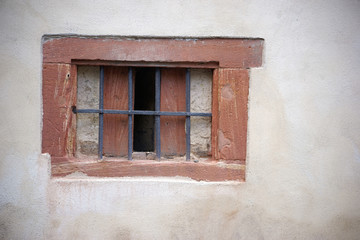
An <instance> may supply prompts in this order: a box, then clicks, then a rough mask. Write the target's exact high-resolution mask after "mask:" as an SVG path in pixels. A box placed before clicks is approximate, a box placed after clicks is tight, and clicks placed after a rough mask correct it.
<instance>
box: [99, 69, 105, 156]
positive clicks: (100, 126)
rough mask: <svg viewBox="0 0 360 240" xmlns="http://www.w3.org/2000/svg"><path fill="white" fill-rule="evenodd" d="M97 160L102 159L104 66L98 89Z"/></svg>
mask: <svg viewBox="0 0 360 240" xmlns="http://www.w3.org/2000/svg"><path fill="white" fill-rule="evenodd" d="M99 98H100V99H99V110H100V113H99V145H98V147H99V149H98V154H99V158H100V159H102V157H103V132H104V131H103V128H104V113H103V110H104V66H100V87H99Z"/></svg>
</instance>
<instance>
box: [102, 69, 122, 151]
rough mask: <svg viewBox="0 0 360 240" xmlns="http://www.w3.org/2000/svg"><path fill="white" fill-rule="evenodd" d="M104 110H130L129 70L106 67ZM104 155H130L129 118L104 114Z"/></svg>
mask: <svg viewBox="0 0 360 240" xmlns="http://www.w3.org/2000/svg"><path fill="white" fill-rule="evenodd" d="M104 109H117V110H127V109H128V68H127V67H111V66H107V67H104ZM103 136H104V137H103V139H104V140H103V153H104V154H105V156H126V155H127V154H128V140H127V139H128V116H127V115H122V114H116V115H115V114H104V132H103Z"/></svg>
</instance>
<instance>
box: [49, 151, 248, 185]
mask: <svg viewBox="0 0 360 240" xmlns="http://www.w3.org/2000/svg"><path fill="white" fill-rule="evenodd" d="M234 162H235V161H234ZM76 172H81V173H83V174H85V175H87V176H89V177H148V176H151V177H177V176H179V177H188V178H191V179H193V180H196V181H210V182H213V181H245V163H244V162H241V163H239V161H236V163H232V162H231V161H227V162H220V161H212V160H206V161H201V162H197V163H195V162H192V161H189V162H185V161H181V162H179V161H170V160H165V161H156V160H133V161H128V160H127V159H111V160H104V161H96V160H94V159H81V160H79V159H77V158H66V157H57V158H52V164H51V175H52V177H65V176H67V175H70V174H73V173H76Z"/></svg>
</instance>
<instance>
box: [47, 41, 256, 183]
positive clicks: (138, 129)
mask: <svg viewBox="0 0 360 240" xmlns="http://www.w3.org/2000/svg"><path fill="white" fill-rule="evenodd" d="M262 45H263V40H262V39H220V38H218V39H216V38H214V39H171V38H92V37H71V36H70V37H69V36H68V37H58V36H45V38H44V43H43V54H44V58H43V107H44V116H43V138H42V151H43V152H48V153H50V155H51V161H52V175H53V176H64V175H67V174H70V173H72V172H75V171H82V172H84V173H85V174H87V175H90V176H107V177H113V176H117V177H121V176H184V177H190V178H192V179H195V180H207V181H222V180H238V181H243V180H245V159H246V135H247V97H248V82H249V76H248V68H250V67H256V66H260V65H261V54H262ZM81 65H97V66H102V67H101V69H102V70H101V72H102V74H101V75H102V76H104V75H106V74H105V73H106V71H117V74H123V75H124V76H127V80H128V81H127V83H130V84H127V86H126V87H120V88H112V87H111V84H110V85H109V84H108V85H107V86H108V87H106V84H104V85H103V91H101V92H103V94H104V95H103V98H100V102H99V106H100V108H93V109H88V110H84V109H79V108H76V104H77V100H76V98H77V94H76V92H77V67H78V66H81ZM192 68H207V69H213V83H212V111H211V113H205V114H204V113H201V114H202V115H204V116H205V115H206V116H207V117H209V118H210V117H211V157H210V159H209V160H207V161H201V162H198V163H196V162H193V161H183V162H170V161H167V160H166V159H165V160H161V161H157V160H151V161H149V160H147V161H138V160H136V161H127V160H123V161H112V160H109V161H108V160H106V161H102V162H98V161H96V160H93V159H84V158H77V157H76V154H75V153H76V148H77V146H76V145H77V144H76V135H77V131H76V129H77V126H76V125H77V123H76V122H77V120H76V119H77V115H80V113H81V112H83V114H85V113H84V112H94V113H97V114H98V115H99V116H100V121H99V122H100V125H99V127H100V128H101V126H105V125H104V124H101V122H104V121H107V124H106V126H109V123H110V125H111V122H114V123H116V122H118V121H125V122H127V124H123V125H122V126H123V127H122V128H124V126H126V128H127V129H132V130H131V131H123V133H124V132H126V134H123V135H122V136H120V137H113V136H115V135H114V134H112V131H113V129H111V128H110V129H106V128H104V129H103V131H99V133H100V134H101V133H103V137H101V136H100V137H99V139H102V140H103V143H101V141H100V142H99V145H100V146H101V145H103V146H106V147H105V149H107V150H106V152H105V155H106V154H108V155H122V154H123V153H124V149H120V150H119V149H117V150H116V149H115V150H114V149H113V150H114V152H112V150H111V147H112V146H119V144H117V143H116V142H118V141H120V143H124V139H125V137H126V141H127V142H128V144H127V146H126V147H127V149H126V151H125V153H131V152H132V151H133V149H135V150H136V151H138V150H140V151H148V150H152V149H156V151H155V152H156V153H157V157H158V158H159V156H160V153H161V152H163V154H164V153H165V151H163V149H162V148H161V142H162V141H161V140H160V141H159V140H157V139H161V137H160V132H161V129H162V126H161V122H165V121H160V123H159V119H160V118H161V117H170V116H168V115H170V114H176V115H182V116H183V117H176V118H177V119H181V118H182V119H183V120H181V121H183V122H182V123H181V122H180V123H179V124H178V125H179V126H181V125H182V129H184V122H187V123H190V121H189V119H190V118H192V116H190V115H196V114H197V113H189V112H190V109H189V104H185V109H184V110H176V111H174V110H172V109H170V110H166V109H165V110H163V109H160V107H161V104H162V102H161V100H160V101H159V100H158V101H157V102H156V101H155V102H153V103H152V102H149V99H147V98H144V99H136V98H135V99H134V98H133V96H131V95H133V94H135V96H136V95H141V93H139V92H138V93H136V91H140V92H141V91H142V88H148V92H150V93H149V98H152V95H156V96H157V97H156V98H155V99H158V98H159V97H160V94H162V93H164V92H165V93H166V92H169V91H159V90H157V89H158V88H159V87H160V85H159V83H160V82H164V83H166V82H167V81H165V78H164V81H160V79H161V77H162V75H161V72H164V73H166V72H167V71H169V69H170V71H178V74H177V75H181V74H184V75H185V76H186V77H185V79H186V80H187V81H186V82H187V83H188V82H189V80H190V78H189V76H190V74H189V73H190V72H189V70H186V69H192ZM135 72H136V74H134V73H135ZM182 72H183V73H182ZM150 75H151V76H153V75H155V76H156V77H155V78H150V80H149V81H152V80H151V79H153V81H154V83H155V84H150V85H148V84H145V85H143V86H142V83H141V82H142V80H141V79H142V78H147V79H148V77H146V76H150ZM134 77H135V79H134ZM103 79H104V78H103ZM110 81H111V79H110ZM100 82H101V81H100ZM124 83H125V82H124ZM113 84H114V83H113ZM118 84H119V83H118ZM134 84H135V85H134ZM109 86H110V87H109ZM149 86H157V87H155V89H151V87H149ZM114 89H128V91H127V93H128V94H126V97H127V100H126V99H124V98H123V97H124V95H125V94H120V95H121V96H122V97H121V99H119V100H116V101H114V100H110V101H108V104H110V105H109V106H104V105H103V106H102V105H101V104H104V103H105V102H106V99H107V98H112V97H111V96H112V94H108V93H109V92H111V91H112V90H114ZM185 89H188V90H189V89H190V88H189V86H188V87H185ZM185 92H186V93H187V94H189V93H190V91H187V90H186V91H185ZM101 99H103V100H105V101H103V102H102V100H101ZM153 99H154V98H153ZM185 102H186V100H185ZM145 103H149V104H147V106H144V104H145ZM111 104H115V105H117V106H115V105H111ZM126 105H127V106H126ZM145 105H146V104H145ZM170 105H171V104H170ZM134 107H135V110H134ZM142 108H145V109H146V110H143V109H142ZM103 109H105V110H106V111H104V110H103ZM159 111H160V112H159ZM174 112H180V113H174ZM160 115H166V116H160ZM128 116H129V117H128ZM143 116H146V117H148V119H147V120H144V119H143V120H141V117H143ZM149 116H150V117H149ZM101 118H103V119H102V120H101ZM114 119H115V120H114ZM119 119H120V120H119ZM185 119H186V120H185ZM184 120H185V121H184ZM152 121H153V122H155V126H156V127H155V129H151V128H150V129H147V128H146V126H145V127H144V126H143V125H144V123H146V124H148V125H149V122H150V125H152ZM146 124H145V125H146ZM132 125H134V126H132ZM114 126H115V125H114ZM176 128H177V129H181V127H176ZM189 128H190V126H189V124H186V129H188V130H189ZM158 130H160V131H158ZM183 132H184V134H183V135H185V131H183ZM187 132H189V131H187ZM153 133H155V135H157V134H159V136H157V137H152V134H153ZM147 135H149V136H150V137H146V136H147ZM138 136H140V137H138ZM189 136H190V135H189V134H186V136H184V137H185V138H186V140H184V142H185V143H186V144H185V145H186V147H185V151H184V149H181V148H180V149H176V150H175V153H176V154H180V155H181V154H183V153H184V152H187V154H186V156H187V159H188V160H189V158H190V157H189V144H190V141H189V140H188V138H189ZM109 137H111V138H112V139H107V138H109ZM146 139H147V140H146ZM153 139H155V140H153ZM143 140H144V141H143ZM126 141H125V142H126ZM114 142H115V143H116V144H113V143H114ZM158 142H160V144H158ZM165 142H166V143H168V141H165ZM120 145H121V146H124V145H126V144H120ZM131 145H133V146H131ZM102 149H104V148H102V147H100V148H98V150H99V156H103V153H104V152H102ZM186 150H187V151H186ZM172 153H174V151H172ZM123 155H128V157H129V159H131V154H123ZM165 156H166V154H165Z"/></svg>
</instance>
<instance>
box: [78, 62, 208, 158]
mask: <svg viewBox="0 0 360 240" xmlns="http://www.w3.org/2000/svg"><path fill="white" fill-rule="evenodd" d="M153 72H154V70H153V69H149V70H144V69H140V70H139V73H140V76H142V74H143V76H142V77H144V76H146V75H148V76H150V75H152V74H153ZM185 75H186V77H185V81H186V96H185V98H186V111H160V104H161V69H160V68H159V67H157V68H155V84H154V88H155V107H154V109H155V111H153V110H142V109H141V110H138V109H136V108H135V110H134V108H133V104H134V103H133V102H134V101H133V68H132V67H129V68H128V110H121V109H105V108H104V67H103V66H100V81H99V108H98V109H76V107H74V109H73V112H74V113H92V114H93V113H98V114H99V128H98V129H99V134H98V136H99V140H98V157H99V158H100V159H102V157H103V155H104V152H103V138H104V114H116V115H119V114H120V115H121V114H126V115H128V159H129V160H132V152H133V134H132V133H133V131H132V130H133V116H152V117H154V131H155V141H154V145H155V152H156V157H157V159H160V158H161V137H160V132H161V127H160V119H161V118H160V116H185V117H186V124H185V136H186V139H185V141H186V160H187V161H189V160H190V152H191V149H190V148H191V142H190V140H191V139H190V131H191V124H190V117H211V116H212V114H211V113H203V112H191V111H190V69H186V74H185ZM144 78H145V79H147V77H144ZM140 81H142V80H140ZM144 81H146V80H144ZM150 81H151V80H150ZM135 93H136V92H135ZM135 104H136V103H135ZM137 147H138V146H136V147H135V148H134V149H137ZM143 151H145V150H143Z"/></svg>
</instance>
